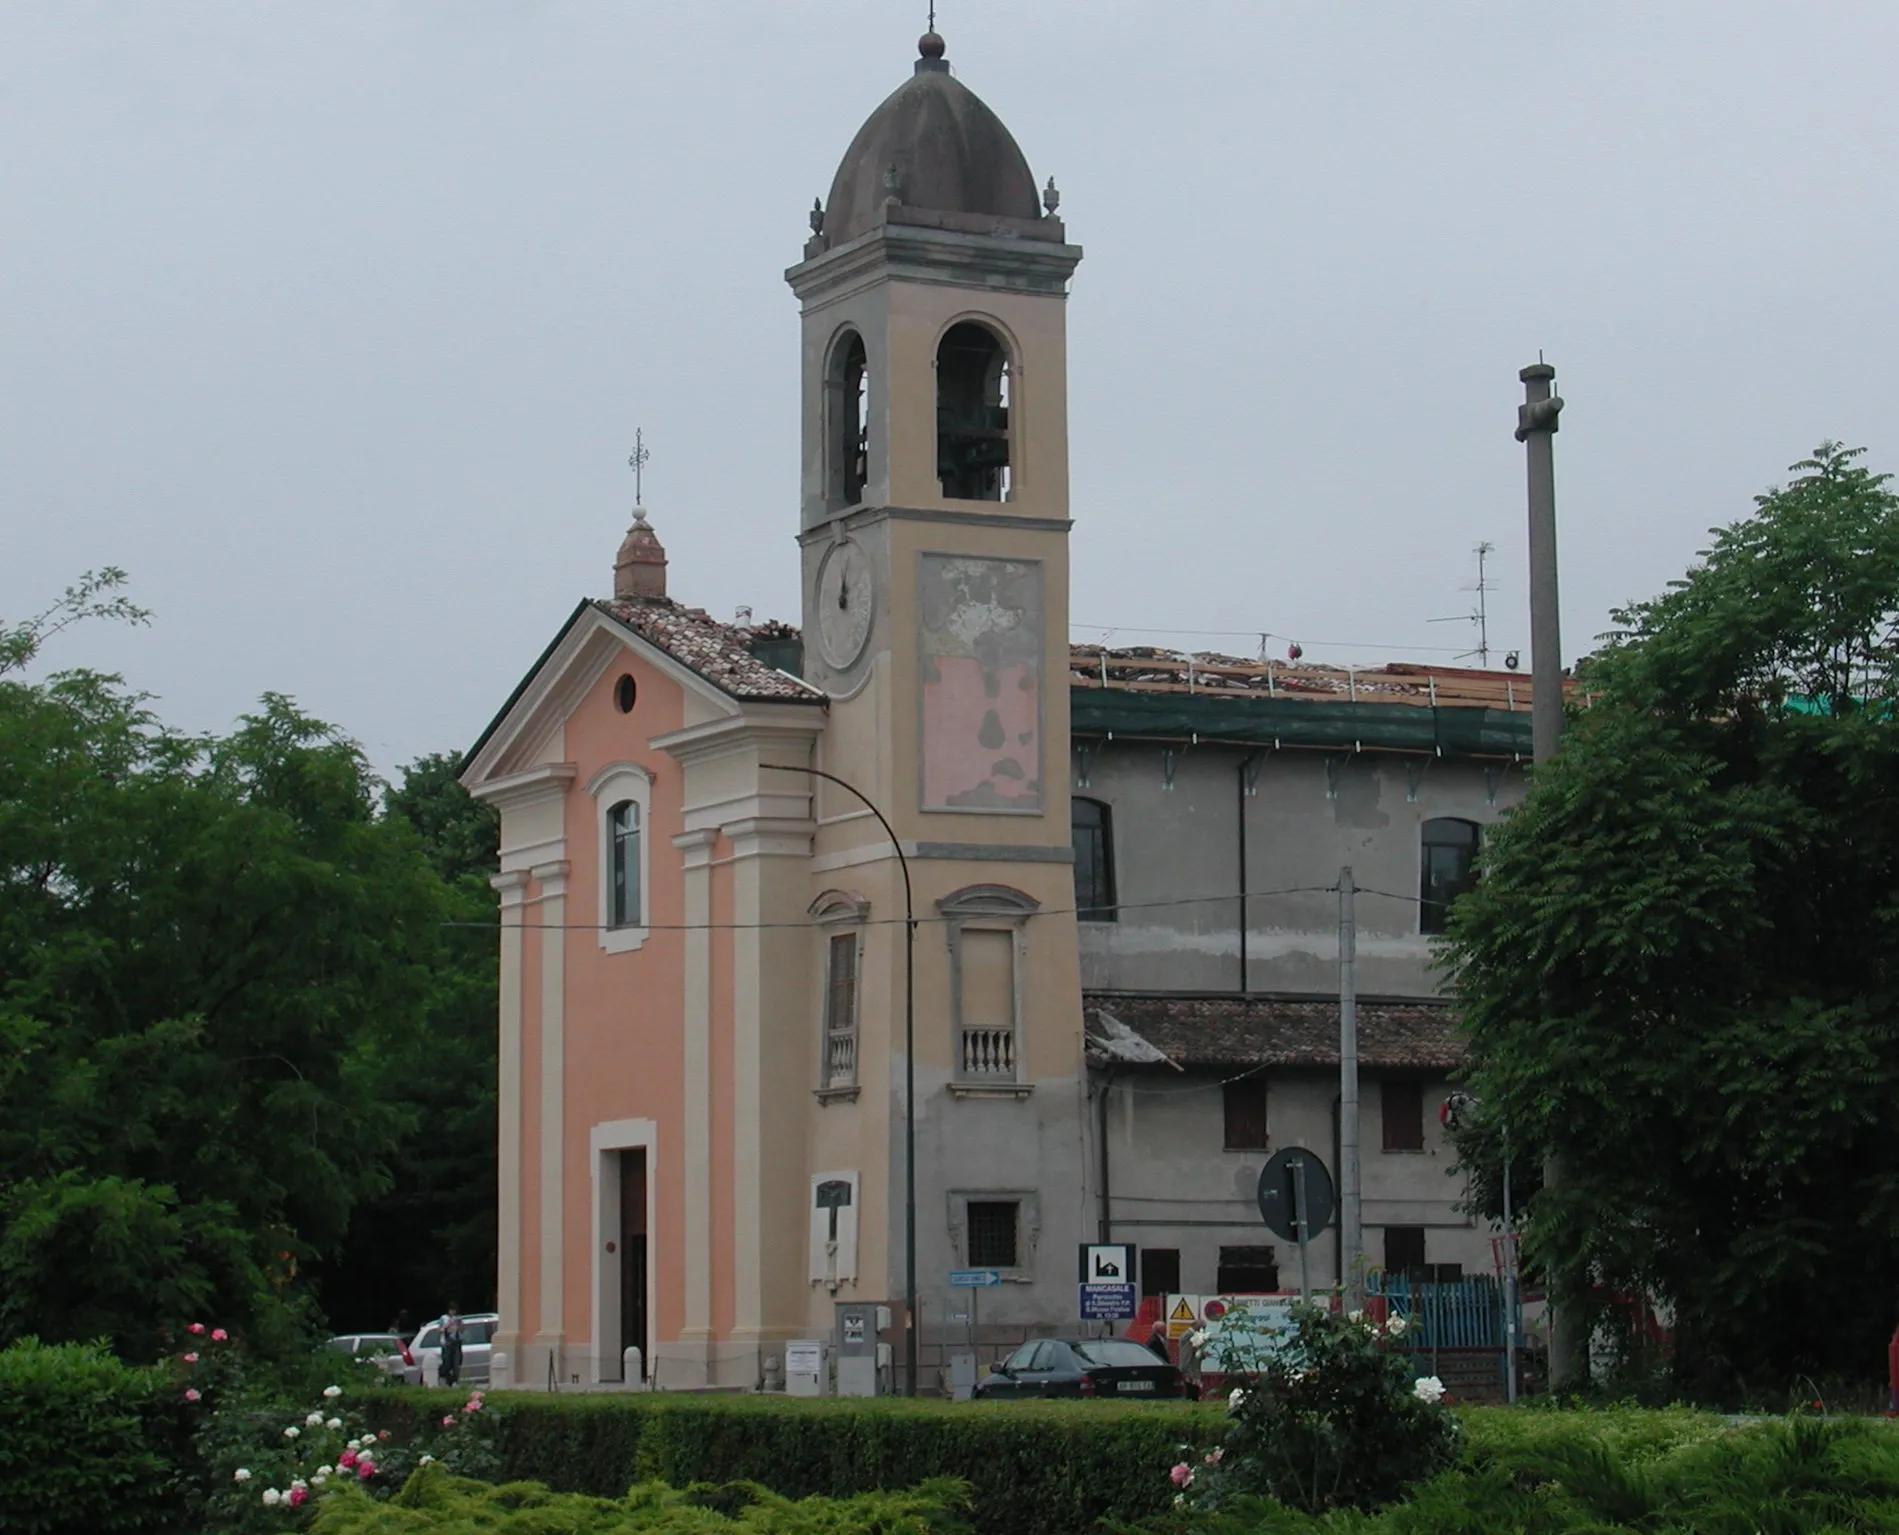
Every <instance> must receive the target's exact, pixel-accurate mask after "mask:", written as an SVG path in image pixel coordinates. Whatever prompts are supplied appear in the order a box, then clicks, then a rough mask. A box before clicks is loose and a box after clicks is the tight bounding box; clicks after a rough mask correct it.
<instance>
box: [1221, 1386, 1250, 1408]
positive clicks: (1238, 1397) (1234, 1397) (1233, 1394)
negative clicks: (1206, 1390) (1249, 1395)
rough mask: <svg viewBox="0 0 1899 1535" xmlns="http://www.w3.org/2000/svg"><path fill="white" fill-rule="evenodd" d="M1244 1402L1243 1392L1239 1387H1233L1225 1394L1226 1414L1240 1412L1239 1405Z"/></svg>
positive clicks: (1244, 1394) (1244, 1395)
mask: <svg viewBox="0 0 1899 1535" xmlns="http://www.w3.org/2000/svg"><path fill="white" fill-rule="evenodd" d="M1245 1400H1246V1392H1245V1390H1244V1389H1243V1388H1241V1387H1239V1386H1235V1387H1234V1388H1233V1389H1232V1390H1231V1391H1229V1392H1228V1393H1227V1398H1226V1410H1227V1411H1228V1412H1238V1411H1239V1410H1240V1404H1241V1403H1242V1402H1244V1401H1245Z"/></svg>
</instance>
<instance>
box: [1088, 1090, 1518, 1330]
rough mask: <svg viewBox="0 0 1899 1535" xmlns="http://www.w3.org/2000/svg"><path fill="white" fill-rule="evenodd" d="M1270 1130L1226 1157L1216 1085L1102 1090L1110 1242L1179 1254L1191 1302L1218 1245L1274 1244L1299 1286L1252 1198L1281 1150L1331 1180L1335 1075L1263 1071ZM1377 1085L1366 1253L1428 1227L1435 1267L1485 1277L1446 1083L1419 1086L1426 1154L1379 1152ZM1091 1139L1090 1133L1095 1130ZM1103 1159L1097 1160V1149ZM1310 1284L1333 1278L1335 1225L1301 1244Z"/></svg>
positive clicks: (1284, 1246)
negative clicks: (1445, 1110) (1295, 1150)
mask: <svg viewBox="0 0 1899 1535" xmlns="http://www.w3.org/2000/svg"><path fill="white" fill-rule="evenodd" d="M1266 1078H1267V1098H1266V1115H1267V1129H1268V1134H1269V1136H1270V1141H1271V1144H1270V1145H1269V1146H1268V1147H1267V1149H1265V1150H1263V1151H1227V1150H1225V1149H1223V1146H1222V1142H1223V1140H1224V1117H1223V1110H1222V1095H1221V1086H1220V1083H1221V1079H1220V1077H1219V1076H1217V1075H1214V1074H1211V1073H1204V1072H1194V1073H1187V1074H1181V1073H1176V1072H1173V1071H1169V1070H1167V1069H1166V1068H1165V1067H1162V1068H1159V1069H1158V1070H1155V1069H1152V1068H1143V1069H1141V1070H1139V1071H1124V1072H1122V1073H1120V1074H1119V1075H1118V1076H1117V1077H1116V1079H1115V1080H1114V1082H1113V1083H1112V1085H1111V1086H1110V1087H1109V1089H1108V1092H1109V1098H1108V1116H1107V1121H1108V1123H1107V1135H1108V1165H1109V1185H1110V1189H1111V1193H1112V1215H1113V1235H1112V1240H1114V1241H1118V1242H1134V1243H1136V1244H1138V1245H1139V1246H1141V1247H1143V1248H1148V1247H1160V1248H1175V1249H1177V1250H1178V1251H1179V1253H1180V1281H1181V1285H1182V1288H1183V1289H1185V1290H1186V1291H1188V1292H1190V1293H1212V1292H1213V1291H1214V1282H1215V1271H1216V1269H1217V1268H1218V1265H1219V1256H1220V1254H1219V1250H1220V1248H1222V1247H1272V1248H1274V1249H1275V1250H1276V1254H1277V1257H1278V1261H1279V1279H1280V1284H1281V1286H1282V1288H1286V1289H1296V1288H1297V1287H1298V1284H1299V1252H1298V1247H1297V1245H1296V1244H1295V1243H1290V1242H1284V1241H1281V1240H1280V1239H1279V1238H1278V1237H1276V1236H1274V1235H1273V1234H1272V1233H1271V1232H1269V1231H1268V1230H1267V1229H1266V1227H1265V1225H1264V1223H1263V1222H1262V1221H1261V1220H1260V1218H1259V1208H1258V1205H1257V1204H1256V1202H1255V1192H1256V1190H1257V1188H1258V1184H1259V1173H1260V1169H1261V1167H1262V1166H1264V1165H1265V1162H1266V1159H1267V1158H1268V1157H1270V1156H1271V1155H1272V1153H1273V1152H1274V1151H1276V1150H1279V1149H1280V1148H1282V1147H1286V1146H1303V1147H1305V1148H1307V1149H1308V1150H1310V1151H1314V1152H1316V1153H1317V1154H1318V1156H1319V1158H1320V1160H1321V1161H1323V1162H1324V1163H1325V1166H1326V1169H1327V1171H1328V1172H1330V1173H1331V1174H1332V1176H1333V1178H1334V1180H1336V1178H1337V1173H1338V1158H1337V1155H1336V1153H1335V1152H1334V1150H1333V1131H1332V1123H1333V1104H1334V1103H1335V1102H1336V1101H1337V1098H1338V1076H1337V1074H1336V1073H1335V1072H1331V1071H1318V1070H1310V1071H1290V1070H1288V1071H1276V1072H1269V1073H1266ZM1380 1086H1381V1082H1380V1079H1379V1078H1378V1077H1377V1076H1375V1075H1372V1074H1367V1075H1366V1076H1365V1078H1364V1079H1363V1081H1362V1082H1361V1084H1360V1103H1359V1106H1360V1132H1359V1134H1360V1140H1359V1145H1360V1148H1361V1163H1362V1167H1363V1177H1364V1202H1365V1203H1364V1227H1365V1251H1366V1255H1367V1258H1368V1261H1369V1262H1370V1263H1371V1264H1372V1265H1373V1266H1379V1265H1380V1264H1381V1263H1382V1259H1383V1253H1384V1231H1383V1228H1384V1227H1385V1226H1386V1225H1387V1224H1389V1225H1399V1226H1423V1227H1425V1228H1426V1230H1425V1258H1426V1261H1427V1262H1430V1263H1461V1264H1463V1265H1464V1267H1465V1269H1466V1271H1467V1272H1473V1273H1489V1272H1490V1271H1491V1249H1490V1233H1489V1231H1488V1230H1487V1229H1483V1228H1479V1227H1478V1226H1476V1225H1475V1224H1474V1223H1473V1222H1472V1221H1471V1220H1470V1218H1469V1217H1467V1216H1465V1215H1463V1214H1461V1213H1460V1212H1459V1211H1458V1210H1457V1209H1456V1204H1457V1202H1458V1201H1459V1200H1461V1199H1462V1198H1463V1197H1464V1192H1465V1180H1464V1179H1463V1177H1462V1176H1461V1175H1460V1176H1450V1175H1449V1169H1450V1168H1451V1166H1452V1165H1453V1164H1454V1163H1455V1161H1456V1155H1455V1153H1454V1151H1453V1150H1452V1148H1451V1147H1450V1146H1449V1145H1448V1144H1447V1142H1446V1141H1445V1138H1444V1135H1443V1132H1442V1131H1441V1129H1440V1128H1439V1126H1438V1122H1437V1109H1438V1105H1439V1104H1441V1103H1442V1102H1443V1100H1444V1095H1445V1093H1446V1092H1447V1091H1448V1090H1449V1083H1448V1082H1447V1081H1446V1080H1444V1079H1443V1078H1442V1077H1437V1078H1431V1077H1427V1078H1426V1079H1425V1084H1424V1117H1425V1135H1424V1150H1422V1151H1415V1152H1387V1151H1384V1150H1382V1149H1381V1148H1382V1145H1383V1131H1382V1126H1383V1119H1382V1112H1383V1111H1382V1104H1381V1100H1380V1097H1379V1091H1380ZM1090 1140H1091V1142H1092V1141H1094V1132H1093V1131H1092V1130H1091V1133H1090ZM1096 1155H1098V1151H1097V1152H1096ZM1308 1258H1309V1260H1310V1264H1311V1274H1312V1283H1313V1284H1314V1286H1328V1285H1332V1284H1335V1283H1336V1282H1337V1279H1338V1235H1337V1225H1336V1222H1334V1224H1333V1225H1331V1226H1330V1227H1328V1229H1327V1230H1326V1231H1325V1232H1324V1233H1323V1234H1322V1235H1321V1237H1320V1238H1319V1239H1318V1240H1317V1241H1315V1242H1312V1243H1309V1244H1308Z"/></svg>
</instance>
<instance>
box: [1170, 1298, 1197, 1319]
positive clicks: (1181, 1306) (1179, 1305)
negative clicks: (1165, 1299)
mask: <svg viewBox="0 0 1899 1535" xmlns="http://www.w3.org/2000/svg"><path fill="white" fill-rule="evenodd" d="M1167 1320H1168V1321H1170V1322H1191V1321H1192V1320H1193V1307H1192V1306H1189V1305H1188V1304H1187V1297H1186V1296H1184V1295H1183V1296H1181V1298H1180V1299H1179V1300H1177V1301H1175V1302H1174V1309H1173V1310H1172V1311H1170V1312H1168V1313H1167Z"/></svg>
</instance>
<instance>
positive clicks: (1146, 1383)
mask: <svg viewBox="0 0 1899 1535" xmlns="http://www.w3.org/2000/svg"><path fill="white" fill-rule="evenodd" d="M1120 1389H1121V1390H1123V1391H1152V1390H1153V1389H1154V1383H1153V1382H1152V1381H1151V1380H1124V1381H1122V1382H1121V1387H1120Z"/></svg>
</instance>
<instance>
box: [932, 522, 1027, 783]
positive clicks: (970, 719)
mask: <svg viewBox="0 0 1899 1535" xmlns="http://www.w3.org/2000/svg"><path fill="white" fill-rule="evenodd" d="M917 599H918V600H917V609H918V625H919V630H920V632H919V635H918V646H917V651H918V656H919V662H920V666H921V679H920V682H921V702H920V707H921V712H922V730H921V740H920V742H919V746H920V752H921V758H922V762H921V776H922V786H921V787H922V807H923V808H924V809H925V810H989V811H1017V812H1027V813H1029V814H1035V815H1039V814H1040V813H1041V811H1042V616H1043V602H1042V566H1041V564H1040V562H1039V561H1035V560H996V559H977V558H972V557H970V556H967V555H956V554H925V555H923V556H922V557H921V564H920V566H919V569H918V571H917Z"/></svg>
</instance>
